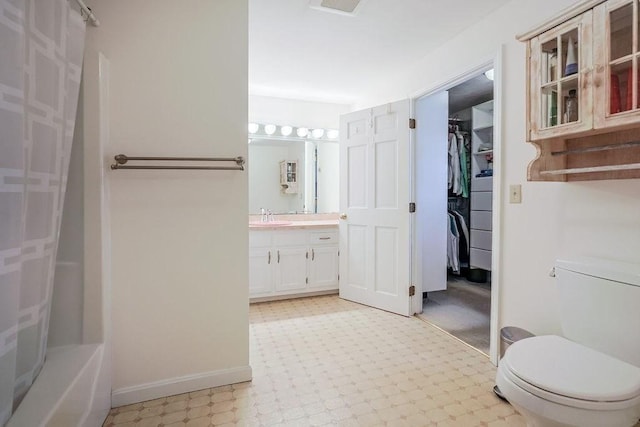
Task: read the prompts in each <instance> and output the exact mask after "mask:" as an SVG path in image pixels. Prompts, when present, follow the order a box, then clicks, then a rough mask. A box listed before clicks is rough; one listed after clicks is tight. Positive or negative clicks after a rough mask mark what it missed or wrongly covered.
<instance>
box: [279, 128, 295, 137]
mask: <svg viewBox="0 0 640 427" xmlns="http://www.w3.org/2000/svg"><path fill="white" fill-rule="evenodd" d="M291 132H293V128H292V127H291V126H282V127H281V128H280V133H281V134H282V136H289V135H291Z"/></svg>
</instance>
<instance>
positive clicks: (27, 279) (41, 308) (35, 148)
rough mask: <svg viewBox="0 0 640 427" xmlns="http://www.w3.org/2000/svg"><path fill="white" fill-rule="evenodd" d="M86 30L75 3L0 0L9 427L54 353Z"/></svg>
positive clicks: (2, 397) (0, 376)
mask: <svg viewBox="0 0 640 427" xmlns="http://www.w3.org/2000/svg"><path fill="white" fill-rule="evenodd" d="M84 32H85V23H84V20H83V19H82V17H81V16H80V14H79V13H78V12H76V11H75V10H72V9H71V6H70V4H69V3H68V0H0V426H2V425H4V424H5V423H6V422H7V420H8V419H9V418H10V416H11V414H12V412H13V411H14V409H15V407H16V406H17V405H18V404H19V403H20V401H21V400H22V398H23V397H24V395H25V394H26V392H27V391H28V390H29V387H30V386H31V384H32V383H33V381H34V379H35V377H36V376H37V374H38V372H39V371H40V369H41V368H42V365H43V363H44V359H45V351H46V348H47V333H48V326H49V312H50V307H51V295H52V287H53V274H54V266H55V259H56V251H57V247H58V236H59V231H60V220H61V216H62V203H63V200H64V192H65V187H66V180H67V170H68V166H69V157H70V153H71V141H72V138H73V129H74V122H75V117H76V109H77V105H78V91H79V87H80V76H81V70H82V56H83V51H84Z"/></svg>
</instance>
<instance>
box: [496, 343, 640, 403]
mask: <svg viewBox="0 0 640 427" xmlns="http://www.w3.org/2000/svg"><path fill="white" fill-rule="evenodd" d="M500 365H501V368H502V369H501V371H502V373H503V374H504V375H505V377H507V378H508V379H509V380H511V381H512V382H513V383H514V384H515V385H517V386H518V387H520V388H522V389H523V390H525V391H527V392H529V393H531V394H533V395H535V396H537V397H540V398H542V399H545V400H548V401H551V402H555V403H558V404H561V405H565V406H571V407H576V408H584V409H591V410H617V409H625V408H629V407H631V406H635V405H638V404H639V402H640V369H639V368H637V367H635V366H633V365H630V364H628V363H625V362H623V361H620V360H617V359H615V358H613V357H611V356H608V355H606V354H603V353H600V352H598V351H595V350H593V349H590V348H588V347H585V346H583V345H580V344H577V343H575V342H572V341H569V340H567V339H565V338H562V337H559V336H553V335H550V336H540V337H533V338H527V339H524V340H521V341H518V342H516V343H514V344H513V345H511V346H510V347H509V348H508V349H507V353H506V354H505V357H504V358H503V359H502V360H501V361H500Z"/></svg>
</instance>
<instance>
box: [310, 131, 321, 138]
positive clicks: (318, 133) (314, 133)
mask: <svg viewBox="0 0 640 427" xmlns="http://www.w3.org/2000/svg"><path fill="white" fill-rule="evenodd" d="M323 135H324V129H314V130H312V131H311V136H312V137H313V138H315V139H319V138H322V136H323Z"/></svg>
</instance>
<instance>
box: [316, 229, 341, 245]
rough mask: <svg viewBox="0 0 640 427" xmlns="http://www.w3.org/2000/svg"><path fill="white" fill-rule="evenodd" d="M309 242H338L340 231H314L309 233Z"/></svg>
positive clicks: (317, 243)
mask: <svg viewBox="0 0 640 427" xmlns="http://www.w3.org/2000/svg"><path fill="white" fill-rule="evenodd" d="M309 243H310V244H312V245H324V244H336V243H338V231H337V230H330V231H329V230H327V231H312V232H310V233H309Z"/></svg>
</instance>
